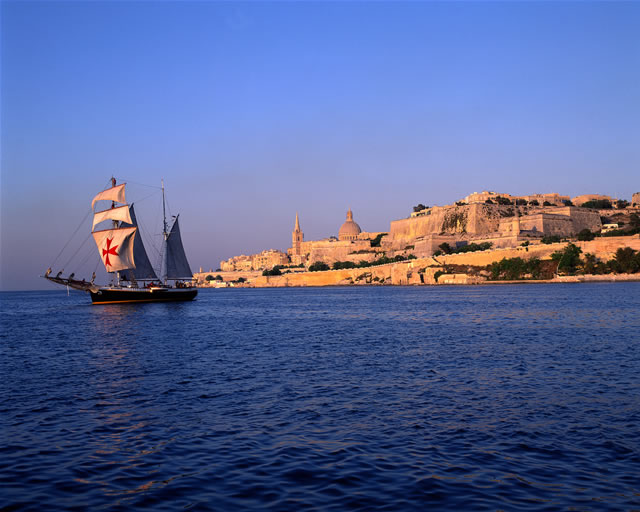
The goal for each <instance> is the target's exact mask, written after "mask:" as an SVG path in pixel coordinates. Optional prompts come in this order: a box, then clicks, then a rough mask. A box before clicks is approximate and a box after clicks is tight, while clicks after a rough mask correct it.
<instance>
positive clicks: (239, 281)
mask: <svg viewBox="0 0 640 512" xmlns="http://www.w3.org/2000/svg"><path fill="white" fill-rule="evenodd" d="M244 282H246V279H245V278H244V277H239V278H238V283H244Z"/></svg>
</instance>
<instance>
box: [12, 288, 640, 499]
mask: <svg viewBox="0 0 640 512" xmlns="http://www.w3.org/2000/svg"><path fill="white" fill-rule="evenodd" d="M639 292H640V284H639V283H616V284H583V285H580V286H575V285H530V286H496V287H457V288H428V289H425V288H383V287H377V288H356V289H354V288H329V289H287V290H282V289H280V290H203V291H202V293H201V294H200V295H199V298H198V300H197V301H196V302H194V303H190V304H145V305H138V306H117V305H114V306H113V307H95V306H90V305H89V304H88V302H87V298H86V297H85V296H83V295H81V294H72V295H71V297H67V296H66V294H64V293H57V292H37V293H35V292H31V293H3V294H1V295H0V297H1V298H2V309H3V324H2V325H3V326H2V330H1V331H0V375H2V376H3V378H2V380H1V384H0V389H1V390H2V393H0V433H1V434H0V435H1V436H2V443H0V495H1V496H2V504H1V505H2V507H3V510H13V509H15V510H42V509H46V510H68V509H95V510H101V509H109V510H120V509H121V510H129V509H132V508H133V509H135V508H153V509H158V510H176V509H180V508H184V509H193V510H238V509H240V510H242V509H256V510H264V509H269V510H301V509H310V510H340V511H342V510H348V509H352V510H380V511H391V510H424V509H425V508H431V509H441V510H449V509H455V508H458V509H465V510H470V509H472V510H496V509H502V510H528V511H529V510H533V511H543V510H563V509H564V510H569V509H571V510H598V511H600V510H627V509H628V510H633V509H640V484H639V483H638V482H640V480H639V479H638V475H639V474H640V446H639V444H640V441H639V440H640V384H639V381H638V377H637V376H638V375H639V374H640V343H639V341H640V337H639V334H638V332H639V330H638V328H639V327H640V317H639V316H638V314H637V312H638V311H639V310H640V293H639Z"/></svg>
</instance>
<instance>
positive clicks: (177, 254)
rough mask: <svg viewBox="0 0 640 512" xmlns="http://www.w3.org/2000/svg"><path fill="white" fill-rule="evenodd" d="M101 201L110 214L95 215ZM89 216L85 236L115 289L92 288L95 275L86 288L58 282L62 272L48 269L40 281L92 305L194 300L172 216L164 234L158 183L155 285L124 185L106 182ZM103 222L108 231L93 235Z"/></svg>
mask: <svg viewBox="0 0 640 512" xmlns="http://www.w3.org/2000/svg"><path fill="white" fill-rule="evenodd" d="M101 201H111V208H108V209H106V210H100V211H96V210H95V206H96V203H100V202H101ZM91 210H92V212H93V225H92V227H91V233H92V235H93V239H94V241H95V243H96V245H97V247H98V253H99V255H100V258H101V260H102V263H103V264H104V267H105V269H106V271H107V272H109V273H112V274H113V275H114V280H115V284H112V285H107V286H99V285H96V284H95V283H94V280H95V272H94V273H93V277H92V279H91V281H88V282H87V281H85V280H84V279H83V280H78V279H74V274H73V273H72V274H70V275H69V276H68V277H61V275H62V271H61V272H58V274H57V275H55V276H52V275H51V273H52V270H51V267H49V268H48V269H47V272H46V273H45V275H44V276H43V277H44V278H45V279H48V280H49V281H51V282H54V283H56V284H61V285H64V286H67V287H69V288H74V289H76V290H81V291H85V292H88V293H89V294H90V295H91V301H92V303H93V304H116V303H123V302H161V301H185V300H193V299H194V298H195V297H196V295H197V294H198V290H197V289H196V288H195V287H194V286H192V285H191V284H190V281H191V280H192V279H193V274H192V273H191V268H190V267H189V262H188V261H187V256H186V254H185V252H184V247H183V245H182V238H181V237H180V225H179V224H178V216H176V217H175V220H174V221H173V224H172V226H171V229H168V224H167V218H166V208H165V196H164V182H163V183H162V213H163V251H162V252H163V258H162V279H161V280H160V279H158V276H157V274H156V271H155V270H154V268H153V266H152V265H151V262H150V261H149V257H148V256H147V251H146V250H145V248H144V244H143V243H142V237H141V236H140V231H139V229H138V223H137V219H136V214H135V211H134V207H133V204H131V205H129V204H127V203H126V200H125V184H124V183H123V184H121V185H116V179H115V178H111V187H110V188H108V189H106V190H104V191H102V192H100V193H99V194H98V195H96V196H95V197H94V198H93V201H92V202H91ZM105 221H110V222H111V223H112V224H111V226H110V227H109V228H107V229H96V227H100V225H101V224H102V223H103V222H105ZM102 225H104V224H102ZM170 282H173V284H170Z"/></svg>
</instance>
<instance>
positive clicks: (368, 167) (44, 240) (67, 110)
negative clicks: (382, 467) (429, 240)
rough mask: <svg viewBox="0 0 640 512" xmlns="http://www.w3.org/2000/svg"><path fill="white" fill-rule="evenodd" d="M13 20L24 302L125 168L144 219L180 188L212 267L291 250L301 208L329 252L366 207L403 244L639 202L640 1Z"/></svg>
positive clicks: (14, 158)
mask: <svg viewBox="0 0 640 512" xmlns="http://www.w3.org/2000/svg"><path fill="white" fill-rule="evenodd" d="M0 8H1V24H2V26H1V28H2V36H1V37H2V40H1V43H2V55H1V56H2V70H1V71H2V82H1V86H2V89H1V101H2V103H1V107H2V118H1V122H2V125H1V142H2V160H1V164H2V181H1V217H2V218H1V246H0V251H1V253H0V259H1V261H0V287H1V288H2V289H4V290H10V289H34V288H39V289H46V288H49V287H52V286H53V285H49V283H47V282H45V281H44V280H42V279H38V277H37V276H38V275H40V274H42V273H43V272H44V270H45V269H46V268H47V266H49V265H51V264H52V263H53V262H54V259H55V257H56V255H57V254H58V253H59V251H60V249H62V247H63V246H64V245H65V243H66V242H67V240H68V239H69V238H70V236H71V235H72V233H73V232H74V230H75V229H76V227H78V224H79V223H80V221H81V220H82V218H83V217H84V216H85V214H86V213H87V211H88V208H89V205H90V201H91V198H92V197H93V195H94V194H96V193H97V192H99V191H100V190H102V189H103V188H104V187H105V186H106V185H107V183H108V179H109V178H110V176H111V175H114V176H116V177H118V178H122V179H125V180H127V181H129V182H131V183H132V185H133V186H132V187H131V195H130V198H133V199H138V200H139V199H144V201H142V202H140V205H141V206H140V208H141V209H142V210H144V211H145V214H146V213H147V212H146V210H147V209H148V210H149V212H151V211H152V210H153V209H152V208H151V207H152V206H153V207H154V208H155V211H156V212H157V211H159V210H158V207H159V204H160V195H159V193H158V189H157V188H150V187H144V186H142V185H137V184H146V185H153V186H156V187H157V186H159V184H160V179H161V178H164V180H165V184H166V187H167V194H168V199H169V204H170V206H171V207H172V209H173V210H172V213H174V214H175V213H177V212H180V213H181V217H180V218H181V228H182V233H183V239H184V242H185V247H186V250H187V254H188V257H189V260H190V263H191V266H192V269H193V270H197V269H198V268H199V267H201V266H202V267H205V269H209V268H214V269H215V268H216V267H217V266H218V265H219V261H220V260H221V259H223V258H225V259H226V258H228V257H231V256H234V255H238V254H241V253H244V254H249V253H253V252H258V251H260V250H262V249H267V248H278V249H283V250H284V249H286V248H287V247H289V246H290V242H291V230H292V229H293V224H294V219H295V213H296V211H298V212H299V213H300V221H301V225H302V229H303V231H304V233H305V240H312V239H318V238H324V237H327V236H330V235H336V234H337V231H338V229H339V227H340V225H341V224H342V222H343V221H344V218H345V213H346V210H347V208H348V207H351V208H352V209H353V212H354V217H355V220H356V221H357V222H358V223H359V224H360V226H361V227H362V228H363V229H364V230H366V231H386V230H388V228H389V222H390V221H391V220H394V219H398V218H403V217H406V216H408V215H409V213H410V211H411V207H412V206H413V205H415V204H417V203H424V204H429V205H434V204H447V203H451V202H452V201H454V200H456V199H459V198H462V197H464V196H465V195H467V194H469V193H471V192H474V191H481V190H486V189H490V190H497V191H502V192H507V193H511V194H528V193H536V192H559V193H562V194H566V195H571V196H575V195H579V194H583V193H603V194H608V195H612V196H615V197H621V198H626V199H631V194H632V193H633V192H637V191H638V190H640V179H639V177H640V30H639V28H638V27H640V3H638V2H619V3H618V2H317V3H316V2H273V3H270V2H268V3H262V2H260V3H258V2H247V3H242V2H240V3H238V2H229V3H226V2H193V3H189V2H105V3H102V2H76V1H74V2H42V3H40V2H28V1H27V2H12V1H3V2H2V3H1V7H0ZM140 215H141V214H140V213H139V216H140ZM147 219H149V220H147V221H146V222H147V223H146V225H144V224H143V226H144V227H146V228H148V232H147V233H146V236H147V239H150V238H155V239H157V238H158V236H157V233H158V232H159V228H158V226H159V220H158V217H157V213H149V216H148V217H147ZM89 229H90V224H89V220H87V221H86V222H85V224H84V225H83V226H81V229H80V231H79V235H78V236H80V235H81V236H80V238H78V241H81V240H82V239H83V238H84V237H85V236H86V235H87V234H88V232H89ZM91 243H92V242H91ZM69 247H70V249H71V246H69ZM91 250H92V251H94V256H93V258H92V259H91V258H90V261H91V263H90V267H87V268H89V270H87V271H86V272H88V273H86V272H85V268H84V267H83V268H82V269H81V271H80V273H78V272H76V275H77V276H78V277H85V276H86V277H89V275H90V272H91V270H92V269H93V267H94V266H95V263H96V262H98V257H97V249H96V248H95V246H93V247H92V248H91ZM150 252H151V253H153V250H150ZM63 263H64V261H57V262H56V265H57V267H56V268H54V270H56V271H57V270H59V266H60V265H62V264H63ZM73 270H74V268H69V269H65V274H66V273H68V272H70V271H73ZM82 272H85V273H84V274H83V273H82Z"/></svg>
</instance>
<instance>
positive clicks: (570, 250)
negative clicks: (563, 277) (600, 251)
mask: <svg viewBox="0 0 640 512" xmlns="http://www.w3.org/2000/svg"><path fill="white" fill-rule="evenodd" d="M581 253H582V249H580V247H578V246H577V245H575V244H568V245H567V246H566V247H565V248H564V249H563V250H562V251H556V252H554V253H553V254H552V255H551V259H552V260H553V261H557V262H558V273H559V272H564V273H566V274H569V275H571V274H574V273H575V271H576V267H578V265H580V263H581V260H580V254H581Z"/></svg>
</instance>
